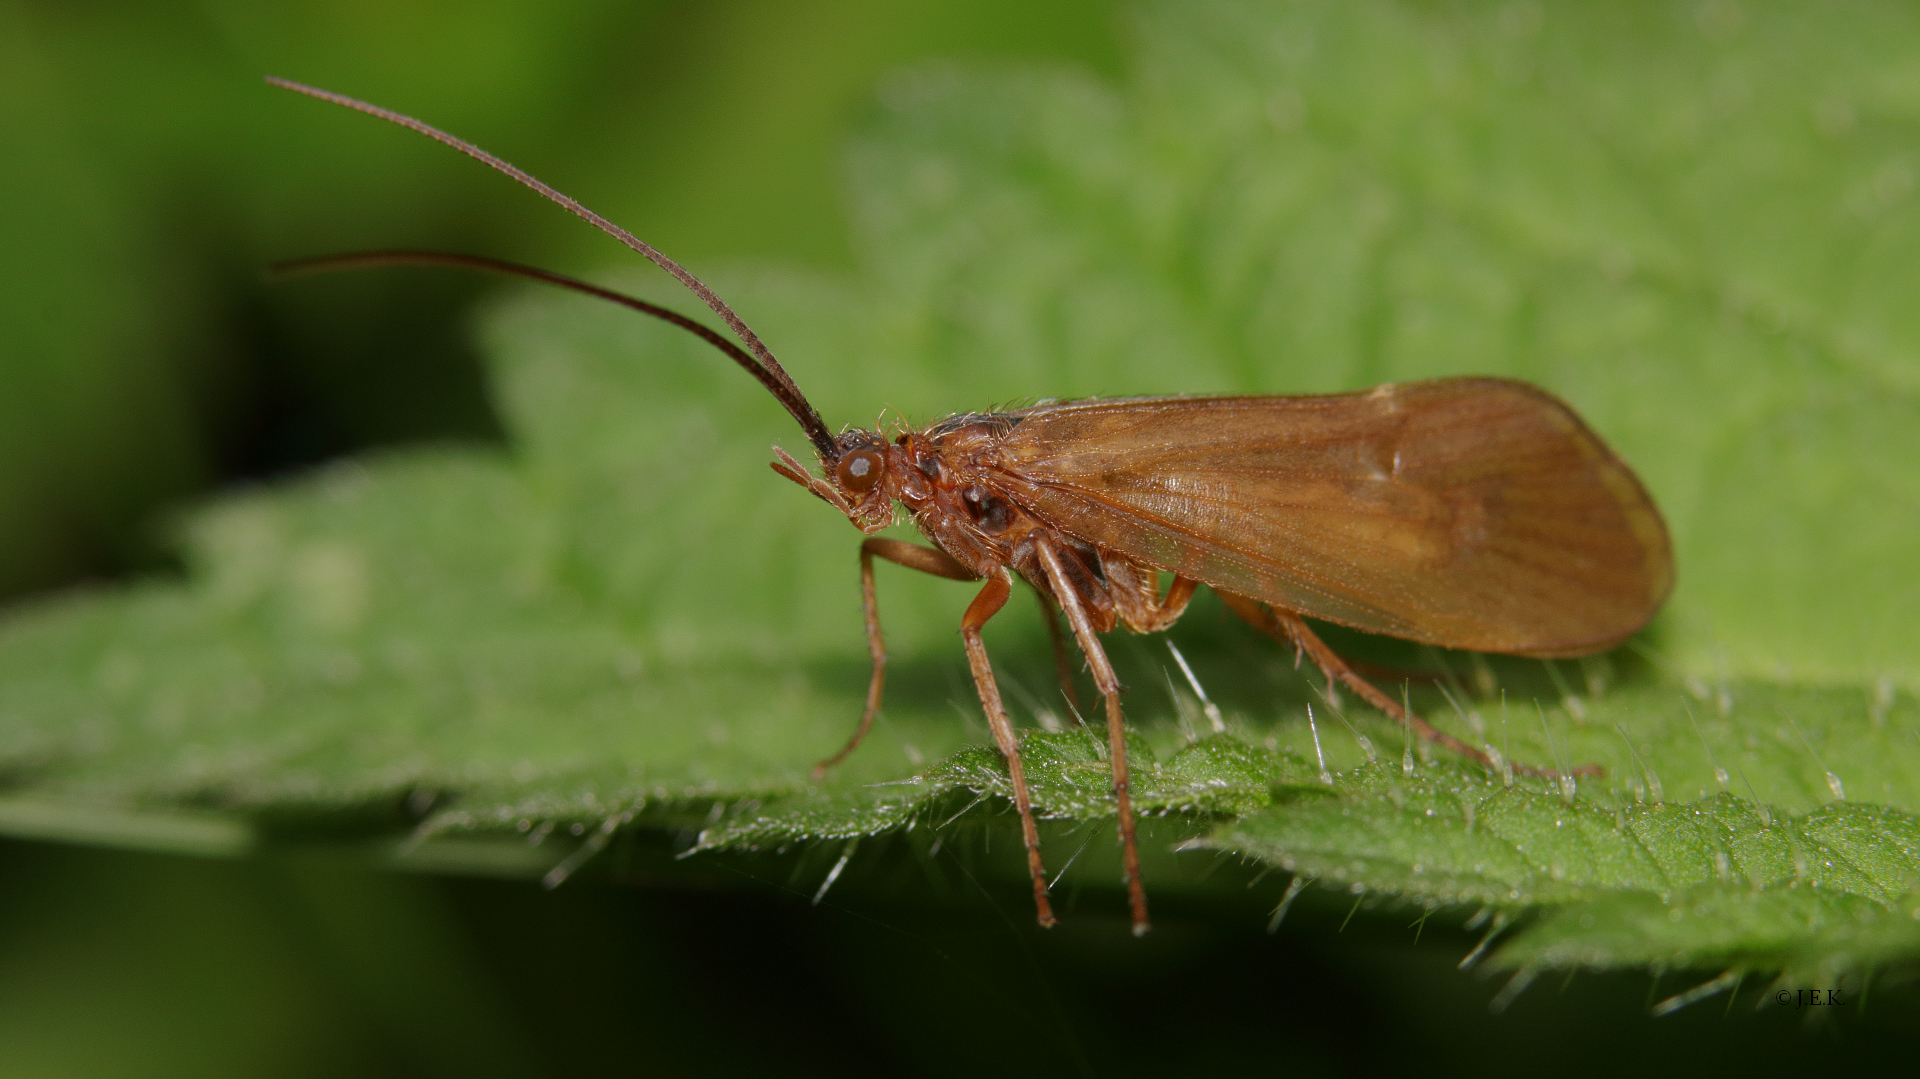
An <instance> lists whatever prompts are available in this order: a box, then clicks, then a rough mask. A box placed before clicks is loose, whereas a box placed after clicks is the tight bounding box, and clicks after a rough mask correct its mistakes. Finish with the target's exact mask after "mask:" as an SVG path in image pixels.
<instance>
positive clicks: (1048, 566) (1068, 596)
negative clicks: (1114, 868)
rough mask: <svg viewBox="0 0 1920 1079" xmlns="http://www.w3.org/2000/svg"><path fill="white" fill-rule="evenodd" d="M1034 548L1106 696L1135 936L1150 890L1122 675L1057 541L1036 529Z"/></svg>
mask: <svg viewBox="0 0 1920 1079" xmlns="http://www.w3.org/2000/svg"><path fill="white" fill-rule="evenodd" d="M1033 549H1034V553H1035V554H1037V555H1038V556H1039V558H1040V565H1041V567H1042V568H1043V569H1044V570H1045V571H1046V575H1047V584H1048V585H1049V586H1050V587H1051V588H1052V589H1053V592H1054V595H1055V596H1056V597H1057V598H1058V599H1059V601H1060V607H1061V609H1062V610H1064V611H1066V613H1067V624H1068V625H1070V626H1072V627H1073V636H1074V639H1075V640H1076V641H1078V642H1079V644H1080V650H1081V651H1082V652H1085V653H1086V655H1087V666H1088V668H1090V669H1091V670H1092V672H1093V684H1094V686H1095V688H1097V689H1099V691H1100V695H1101V697H1103V698H1105V700H1106V706H1107V761H1108V764H1109V765H1110V766H1111V767H1112V769H1113V797H1114V801H1115V802H1116V803H1118V805H1119V810H1120V865H1121V872H1122V873H1123V874H1124V875H1125V877H1126V883H1127V902H1128V904H1129V905H1130V906H1131V907H1132V909H1133V935H1134V936H1136V937H1137V936H1140V935H1142V934H1144V933H1145V932H1146V931H1147V929H1148V923H1147V892H1146V889H1145V888H1144V887H1143V886H1142V885H1141V883H1140V844H1139V840H1138V837H1137V836H1136V835H1135V831H1134V822H1133V780H1132V778H1131V776H1130V775H1129V774H1128V769H1127V731H1126V724H1125V721H1124V717H1122V715H1121V713H1120V679H1119V677H1118V676H1117V675H1115V674H1114V673H1113V664H1112V663H1110V662H1108V660H1107V652H1106V649H1104V648H1102V647H1101V646H1100V637H1099V635H1098V634H1097V633H1096V632H1095V631H1094V628H1093V619H1092V618H1091V617H1089V616H1088V614H1087V608H1086V605H1085V604H1084V603H1082V602H1081V601H1080V593H1079V592H1077V591H1075V590H1074V587H1073V580H1072V578H1070V577H1068V576H1067V571H1066V567H1065V566H1063V565H1062V564H1061V562H1060V553H1059V551H1058V550H1056V549H1055V548H1054V545H1053V542H1052V541H1051V540H1050V539H1048V538H1047V537H1046V536H1045V535H1037V536H1035V537H1034V541H1033Z"/></svg>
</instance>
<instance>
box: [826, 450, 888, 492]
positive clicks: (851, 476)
mask: <svg viewBox="0 0 1920 1079" xmlns="http://www.w3.org/2000/svg"><path fill="white" fill-rule="evenodd" d="M881 465H882V460H881V457H880V454H879V453H877V452H875V451H874V450H860V451H858V452H857V453H849V454H847V455H846V456H845V457H842V458H841V459H840V466H839V467H838V468H837V469H835V470H834V479H836V480H837V481H839V484H840V489H841V490H843V491H851V492H853V493H854V494H857V495H863V494H866V493H867V492H868V491H871V490H873V488H874V486H875V485H876V484H878V483H879V482H880V468H881Z"/></svg>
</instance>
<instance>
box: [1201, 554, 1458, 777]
mask: <svg viewBox="0 0 1920 1079" xmlns="http://www.w3.org/2000/svg"><path fill="white" fill-rule="evenodd" d="M1214 591H1215V592H1218V593H1219V595H1220V599H1221V601H1222V602H1224V603H1225V604H1226V605H1227V606H1228V607H1230V608H1232V609H1233V613H1235V614H1237V615H1239V616H1240V617H1241V618H1244V619H1246V620H1247V622H1248V623H1249V624H1251V625H1252V626H1253V627H1254V628H1255V629H1258V630H1260V631H1261V632H1263V633H1265V634H1267V635H1268V636H1270V637H1272V638H1273V639H1274V640H1276V641H1279V642H1280V643H1281V644H1291V645H1293V646H1294V647H1296V648H1302V649H1305V650H1306V653H1307V655H1308V656H1310V657H1312V659H1313V662H1314V665H1315V666H1318V667H1319V668H1320V670H1321V671H1322V672H1324V673H1325V674H1326V676H1327V677H1328V678H1329V679H1338V680H1339V681H1340V682H1341V683H1342V684H1344V685H1345V686H1346V687H1347V688H1349V689H1351V690H1353V691H1354V692H1355V693H1358V694H1359V695H1360V698H1361V699H1362V700H1364V701H1366V702H1367V703H1368V704H1371V705H1373V706H1374V707H1375V708H1378V709H1379V710H1380V711H1382V712H1385V713H1386V714H1387V715H1388V716H1389V717H1391V718H1392V719H1393V721H1394V722H1396V723H1404V724H1407V725H1409V726H1411V727H1412V728H1413V729H1414V730H1415V731H1417V732H1418V733H1419V735H1420V737H1422V738H1424V739H1426V740H1427V741H1429V742H1434V743H1437V744H1439V745H1443V746H1445V747H1447V748H1448V749H1451V750H1453V751H1454V752H1455V753H1458V754H1460V755H1461V756H1463V757H1467V758H1469V759H1471V760H1475V761H1478V762H1480V763H1481V764H1483V765H1486V766H1487V767H1489V768H1491V767H1493V761H1492V760H1491V759H1489V758H1488V757H1487V755H1486V754H1485V753H1482V752H1481V751H1479V750H1478V749H1475V748H1474V747H1472V746H1470V745H1468V744H1467V743H1465V742H1462V741H1461V740H1460V739H1458V738H1455V737H1454V736H1453V735H1451V734H1448V733H1447V732H1445V731H1443V730H1440V729H1439V728H1437V727H1435V726H1434V725H1433V724H1431V723H1428V722H1427V721H1426V720H1424V719H1421V718H1420V717H1419V716H1417V715H1415V714H1414V713H1412V712H1411V711H1408V710H1407V709H1405V708H1403V707H1401V706H1400V702H1399V701H1396V700H1394V699H1393V698H1392V697H1389V696H1387V695H1386V694H1384V693H1382V692H1380V691H1379V690H1378V689H1377V688H1375V687H1374V685H1373V683H1371V682H1369V681H1367V680H1366V679H1364V678H1362V677H1360V676H1359V675H1357V674H1355V673H1353V668H1351V667H1349V666H1347V662H1346V660H1343V659H1341V658H1340V656H1339V655H1338V654H1337V653H1335V652H1334V650H1333V649H1331V648H1328V647H1327V644H1326V642H1325V641H1322V640H1321V639H1320V637H1319V635H1318V634H1316V633H1314V632H1313V630H1312V629H1310V628H1309V627H1308V626H1307V624H1306V622H1304V621H1302V620H1301V618H1300V616H1299V615H1297V614H1294V613H1293V612H1292V611H1284V610H1279V609H1276V608H1270V607H1267V606H1265V605H1264V604H1261V603H1260V602H1258V601H1257V600H1252V599H1248V598H1247V597H1246V596H1240V595H1235V594H1234V593H1232V592H1221V591H1220V590H1219V589H1217V588H1216V589H1214Z"/></svg>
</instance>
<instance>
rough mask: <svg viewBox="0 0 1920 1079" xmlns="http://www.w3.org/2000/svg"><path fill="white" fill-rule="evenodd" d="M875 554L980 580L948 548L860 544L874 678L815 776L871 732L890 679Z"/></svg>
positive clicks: (863, 604)
mask: <svg viewBox="0 0 1920 1079" xmlns="http://www.w3.org/2000/svg"><path fill="white" fill-rule="evenodd" d="M875 555H879V556H880V557H881V558H884V559H886V560H887V561H889V562H892V563H894V564H895V565H899V566H905V567H907V568H908V569H917V570H919V571H920V572H922V573H931V574H933V575H934V576H936V577H949V578H952V579H953V580H956V581H977V580H979V579H980V578H979V577H978V576H977V575H976V574H975V573H974V572H973V571H972V570H969V569H968V568H967V567H965V566H963V565H961V564H960V563H958V562H956V561H954V560H953V558H952V557H951V556H950V555H948V554H947V553H946V552H945V551H936V550H934V549H933V548H931V547H921V546H919V545H917V544H912V543H906V542H904V541H902V540H892V539H870V540H866V541H864V542H862V543H861V544H860V608H861V610H862V611H863V612H864V613H865V614H866V618H867V654H868V655H869V656H871V657H873V678H872V679H871V680H870V681H869V682H868V683H867V707H866V710H865V711H863V712H861V713H860V726H859V727H857V728H855V729H854V732H853V737H852V738H849V739H847V744H846V746H845V748H843V749H841V750H840V752H838V753H835V754H834V755H833V756H831V757H828V758H827V759H826V760H823V761H821V762H820V763H819V764H816V765H814V766H813V778H815V779H819V778H820V777H822V776H824V775H826V774H827V769H829V768H832V767H833V766H834V765H836V764H839V763H840V762H841V761H843V760H846V759H847V754H849V753H852V752H853V750H854V747H856V746H858V745H859V744H860V740H861V739H863V738H865V737H866V736H867V731H868V730H870V729H872V727H873V717H874V716H876V715H878V714H879V712H880V691H881V688H882V687H883V686H885V684H886V680H887V642H886V640H885V639H884V638H882V637H881V636H880V604H879V601H878V600H877V599H876V598H875V596H874V588H873V558H874V556H875Z"/></svg>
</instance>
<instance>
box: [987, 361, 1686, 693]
mask: <svg viewBox="0 0 1920 1079" xmlns="http://www.w3.org/2000/svg"><path fill="white" fill-rule="evenodd" d="M1015 416H1017V417H1018V421H1019V422H1018V423H1016V424H1015V425H1014V426H1013V428H1012V429H1011V430H1010V431H1009V432H1008V433H1007V435H1006V438H1005V442H1004V446H1005V450H1006V454H1007V457H1006V459H1005V462H1004V464H1005V469H1006V471H1005V478H1006V482H1007V492H1006V493H1007V494H1008V496H1009V497H1011V498H1013V499H1014V500H1015V501H1017V502H1019V503H1021V504H1023V505H1025V506H1026V507H1027V509H1029V510H1030V511H1032V512H1033V513H1035V514H1036V515H1038V516H1039V517H1041V518H1042V519H1044V520H1046V521H1048V522H1049V523H1050V524H1052V525H1053V526H1054V527H1057V528H1059V529H1061V530H1063V531H1065V532H1068V533H1069V534H1072V535H1075V536H1077V537H1079V538H1080V539H1083V540H1085V541H1087V542H1089V543H1091V544H1093V545H1095V546H1097V547H1100V548H1103V549H1106V550H1109V551H1114V552H1117V553H1120V554H1123V555H1126V556H1127V557H1130V558H1133V559H1135V560H1137V561H1141V562H1145V563H1147V564H1149V565H1153V566H1157V567H1159V568H1161V569H1164V570H1168V571H1171V572H1173V573H1177V574H1180V575H1182V576H1185V577H1189V578H1192V579H1194V580H1197V581H1201V582H1203V583H1205V584H1208V585H1212V586H1215V587H1218V588H1221V589H1225V590H1227V591H1230V592H1238V593H1240V594H1242V595H1247V596H1252V597H1254V598H1257V599H1260V600H1264V601H1266V602H1268V603H1271V604H1274V605H1275V606H1278V607H1284V608H1286V609H1288V610H1292V611H1297V612H1300V613H1302V614H1306V615H1309V616H1311V617H1315V618H1322V619H1326V620H1328V621H1331V622H1338V623H1342V624H1344V625H1348V626H1353V627H1355V628H1357V629H1362V630H1368V631H1371V632H1376V633H1385V634H1390V635H1392V636H1395V637H1404V638H1408V639H1412V640H1417V641H1426V642H1429V643H1432V644H1437V645H1442V646H1445V647H1450V648H1466V649H1473V650H1476V651H1485V652H1507V653H1516V654H1522V655H1535V656H1556V655H1579V654H1583V653H1587V652H1593V651H1598V650H1600V649H1602V648H1606V647H1608V646H1610V645H1613V644H1616V643H1618V642H1619V641H1621V640H1623V639H1624V638H1626V637H1627V636H1629V635H1631V634H1632V633H1633V632H1634V631H1635V630H1637V629H1639V628H1640V627H1641V626H1643V625H1645V624H1646V622H1647V620H1648V619H1649V618H1651V617H1652V616H1653V613H1654V612H1655V611H1656V610H1658V609H1659V607H1660V604H1661V603H1662V602H1663V601H1664V600H1665V599H1666V596H1667V593H1668V592H1669V591H1671V589H1672V587H1673V555H1672V549H1671V546H1670V544H1669V541H1668V539H1667V532H1666V526H1665V525H1664V524H1663V523H1662V521H1661V519H1660V514H1659V511H1658V510H1657V509H1656V508H1655V507H1654V505H1653V502H1652V500H1651V499H1650V498H1648V496H1647V494H1646V491H1645V490H1644V489H1643V488H1642V487H1641V486H1640V482H1639V481H1638V480H1637V479H1636V478H1635V477H1634V475H1633V473H1632V472H1631V471H1630V470H1628V468H1627V466H1626V465H1625V464H1623V463H1621V461H1620V460H1619V458H1617V457H1615V456H1614V454H1613V452H1612V451H1611V450H1609V449H1608V448H1607V446H1606V445H1605V444H1604V443H1602V442H1601V441H1600V439H1599V438H1598V437H1597V436H1595V435H1594V434H1593V432H1591V431H1589V430H1588V429H1587V427H1586V425H1585V424H1584V423H1582V422H1581V421H1580V419H1579V417H1577V416H1575V415H1574V414H1573V412H1572V410H1570V409H1569V408H1567V406H1566V405H1564V404H1562V403H1560V402H1559V401H1558V400H1556V399H1555V398H1553V397H1552V396H1550V395H1548V394H1547V393H1545V392H1543V391H1541V390H1539V389H1536V388H1535V387H1533V386H1530V385H1528V384H1526V383H1523V382H1515V381H1511V380H1506V379H1489V378H1459V379H1442V380H1436V381H1431V382H1411V383H1401V384H1397V385H1389V386H1381V387H1379V388H1377V389H1374V390H1369V391H1365V392H1362V393H1350V394H1336V395H1329V396H1311V397H1309V396H1301V397H1211V398H1204V397H1163V398H1137V399H1130V400H1109V401H1086V402H1079V403H1072V404H1063V405H1046V406H1040V407H1037V408H1032V409H1027V410H1025V411H1023V412H1020V413H1016V414H1015Z"/></svg>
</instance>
